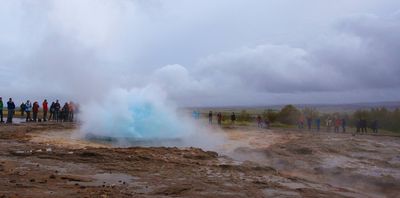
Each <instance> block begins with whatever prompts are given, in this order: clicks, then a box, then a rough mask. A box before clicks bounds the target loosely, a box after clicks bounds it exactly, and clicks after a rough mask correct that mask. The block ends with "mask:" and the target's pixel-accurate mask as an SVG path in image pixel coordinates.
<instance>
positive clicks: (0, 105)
mask: <svg viewBox="0 0 400 198" xmlns="http://www.w3.org/2000/svg"><path fill="white" fill-rule="evenodd" d="M3 108H4V104H3V98H2V97H0V122H1V123H3V122H4V120H3Z"/></svg>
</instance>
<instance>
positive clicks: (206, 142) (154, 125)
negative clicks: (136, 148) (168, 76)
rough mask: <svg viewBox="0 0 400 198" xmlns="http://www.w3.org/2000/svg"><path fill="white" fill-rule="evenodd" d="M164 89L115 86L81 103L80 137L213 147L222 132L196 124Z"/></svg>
mask: <svg viewBox="0 0 400 198" xmlns="http://www.w3.org/2000/svg"><path fill="white" fill-rule="evenodd" d="M167 101H168V100H167V98H166V96H165V94H163V92H162V91H161V90H160V89H158V88H156V87H154V86H148V87H146V88H144V89H134V90H130V91H128V90H125V89H114V90H111V92H110V93H108V94H107V96H106V97H105V98H102V99H100V100H98V101H92V102H90V103H88V104H86V105H83V108H82V112H83V113H82V114H81V115H80V119H81V120H82V122H83V126H82V128H81V129H80V132H79V133H80V136H81V137H83V138H106V139H110V138H112V141H114V142H113V143H114V144H116V145H118V146H133V145H144V146H154V145H156V146H160V145H164V146H197V147H201V148H207V149H210V148H215V147H216V146H218V145H219V144H220V143H221V142H222V141H223V137H222V135H221V134H217V133H213V132H211V130H210V129H207V128H204V127H201V126H196V123H194V122H193V121H192V120H191V119H190V118H189V117H188V116H187V113H185V112H181V113H180V112H177V109H176V108H175V107H174V105H173V104H171V103H169V104H168V103H167Z"/></svg>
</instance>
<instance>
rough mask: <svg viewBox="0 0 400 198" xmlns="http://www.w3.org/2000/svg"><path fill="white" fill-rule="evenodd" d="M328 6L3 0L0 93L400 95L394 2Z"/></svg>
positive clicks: (200, 101) (251, 97) (187, 99)
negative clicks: (154, 89)
mask: <svg viewBox="0 0 400 198" xmlns="http://www.w3.org/2000/svg"><path fill="white" fill-rule="evenodd" d="M327 4H330V3H326V2H321V1H317V0H308V1H302V2H301V3H300V2H299V3H296V2H293V1H289V0H283V1H282V0H280V1H278V0H270V1H257V0H255V1H251V2H249V1H240V0H238V1H228V0H222V1H218V2H214V1H211V0H205V1H190V2H188V1H181V0H173V1H158V0H153V1H128V0H121V1H106V0H96V1H95V0H86V1H78V0H71V1H63V0H60V1H51V0H48V1H40V2H29V1H4V2H2V5H3V6H1V7H0V23H1V24H2V28H1V29H0V71H1V74H0V78H1V79H0V82H1V83H2V84H3V86H2V87H0V91H1V93H2V94H3V95H4V96H5V95H10V96H14V97H17V98H19V99H25V98H27V97H30V98H35V99H40V98H41V97H49V98H56V97H60V98H65V99H67V98H71V99H77V100H83V101H84V100H91V99H93V98H96V97H102V96H104V94H106V93H107V92H108V91H109V90H111V89H113V88H115V87H119V88H125V89H131V88H138V87H139V88H140V87H144V86H148V85H154V86H160V87H162V88H163V89H164V90H166V91H167V93H168V94H169V96H170V98H171V99H172V100H174V101H176V102H177V103H178V104H182V105H235V104H238V105H240V104H270V103H308V102H319V103H322V102H358V101H380V100H399V99H400V94H398V93H399V92H398V90H400V78H398V76H399V74H400V65H399V64H400V58H399V56H398V55H397V54H398V51H399V50H400V38H399V35H400V34H399V33H400V26H399V24H400V23H399V22H400V17H399V16H400V15H399V14H398V13H399V12H396V10H398V9H399V8H400V2H398V1H394V0H393V1H392V0H390V1H389V0H388V1H384V2H383V1H377V0H367V1H361V0H355V1H351V2H349V1H345V0H340V1H337V2H335V3H334V4H331V5H327ZM359 13H366V14H359ZM387 13H393V14H387ZM338 95H339V96H340V97H337V96H338Z"/></svg>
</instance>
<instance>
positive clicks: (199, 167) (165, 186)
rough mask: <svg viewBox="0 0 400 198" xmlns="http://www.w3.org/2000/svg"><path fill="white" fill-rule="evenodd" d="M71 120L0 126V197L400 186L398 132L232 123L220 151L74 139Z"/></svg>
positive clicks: (333, 192)
mask: <svg viewBox="0 0 400 198" xmlns="http://www.w3.org/2000/svg"><path fill="white" fill-rule="evenodd" d="M74 129H75V126H74V125H72V124H54V123H51V124H31V125H24V124H19V125H14V126H0V177H1V180H0V197H271V196H272V197H379V196H381V197H394V196H396V195H397V194H395V193H398V190H397V189H400V188H398V187H399V183H400V182H399V181H400V180H399V177H398V173H399V170H400V167H399V162H400V159H399V156H398V154H399V148H400V147H399V139H398V138H391V137H369V136H362V137H359V136H356V137H350V136H349V135H342V134H320V135H311V134H306V133H304V134H301V133H297V132H293V133H291V132H277V131H265V130H260V129H256V128H236V129H234V130H228V131H226V133H227V136H228V141H227V142H226V143H225V144H224V145H223V146H222V147H221V150H218V151H217V152H218V153H219V154H218V153H217V152H206V151H203V150H201V149H196V148H164V147H160V148H141V147H133V148H112V147H110V145H105V144H99V143H91V142H86V141H82V140H79V139H74V138H72V139H71V135H70V134H71V133H72V132H73V130H74ZM343 181H345V182H343ZM363 187H368V191H365V190H362V188H363ZM396 191H397V192H396Z"/></svg>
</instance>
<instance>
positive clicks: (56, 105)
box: [0, 97, 77, 123]
mask: <svg viewBox="0 0 400 198" xmlns="http://www.w3.org/2000/svg"><path fill="white" fill-rule="evenodd" d="M19 107H20V113H21V116H22V117H25V120H26V122H46V121H50V120H51V121H56V122H72V121H74V115H75V113H76V112H77V105H75V104H74V103H73V102H66V103H65V104H64V105H63V106H61V104H60V102H59V101H58V100H56V101H55V102H52V103H51V105H50V107H49V104H48V102H47V100H46V99H45V100H44V101H43V102H42V107H40V105H39V102H37V101H35V102H33V103H32V102H31V101H30V100H27V101H26V102H22V103H21V105H20V106H19ZM40 108H41V109H40ZM3 109H4V104H3V99H2V97H0V122H4V121H3ZM15 110H16V105H15V103H14V101H13V100H12V98H10V99H9V100H8V102H7V121H6V122H7V123H12V122H13V117H14V115H15ZM40 110H41V111H42V116H41V117H39V112H40Z"/></svg>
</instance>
